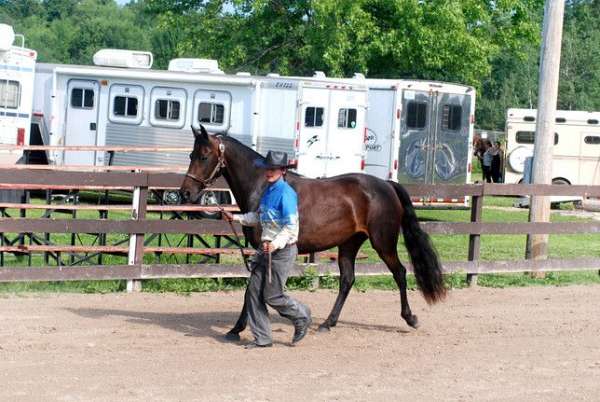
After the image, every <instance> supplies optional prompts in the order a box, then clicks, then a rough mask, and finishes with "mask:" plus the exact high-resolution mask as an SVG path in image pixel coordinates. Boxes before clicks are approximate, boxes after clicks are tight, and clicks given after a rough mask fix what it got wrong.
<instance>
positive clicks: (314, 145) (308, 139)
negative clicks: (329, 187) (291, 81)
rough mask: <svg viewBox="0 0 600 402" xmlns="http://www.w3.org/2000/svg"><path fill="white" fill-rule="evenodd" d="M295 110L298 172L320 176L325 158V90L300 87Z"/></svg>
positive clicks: (325, 161) (325, 162)
mask: <svg viewBox="0 0 600 402" xmlns="http://www.w3.org/2000/svg"><path fill="white" fill-rule="evenodd" d="M298 107H299V111H298V115H299V116H300V121H299V122H298V123H299V126H300V132H299V139H298V140H299V141H298V173H300V174H303V175H305V176H307V177H312V178H316V177H324V176H325V175H326V164H327V158H328V156H327V154H326V149H327V148H326V146H327V124H328V121H327V118H326V116H328V115H329V110H328V108H329V90H328V89H326V88H310V87H303V88H302V92H301V95H300V100H299V102H298Z"/></svg>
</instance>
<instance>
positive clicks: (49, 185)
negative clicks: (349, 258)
mask: <svg viewBox="0 0 600 402" xmlns="http://www.w3.org/2000/svg"><path fill="white" fill-rule="evenodd" d="M182 181H183V175H181V174H175V173H162V172H152V171H148V172H58V171H49V170H36V171H32V170H12V169H0V188H6V189H77V190H82V189H94V190H103V191H108V190H113V189H127V190H131V191H133V192H134V194H137V195H136V196H134V200H133V203H132V205H97V206H96V205H94V206H90V205H85V206H83V205H72V204H71V205H38V204H30V203H25V204H23V205H21V204H15V203H3V204H0V210H5V209H20V210H22V211H24V210H29V209H44V210H65V211H77V210H89V209H96V210H98V211H104V212H107V211H111V210H113V211H132V212H133V214H132V218H131V219H122V220H109V219H106V218H105V219H49V218H24V217H19V218H9V217H5V218H0V232H2V233H47V234H49V233H95V234H99V235H106V234H109V233H121V234H128V235H130V237H131V239H130V241H129V244H128V245H112V246H97V245H96V246H73V245H72V246H54V245H47V244H46V245H44V244H37V245H36V244H30V245H24V244H19V245H6V244H2V245H0V252H14V253H28V254H30V253H39V252H56V253H59V252H68V253H84V252H103V253H117V254H128V255H129V264H128V265H101V266H87V267H51V266H44V267H40V268H22V267H19V268H0V281H22V280H29V281H35V280H82V279H127V280H140V279H145V278H161V277H215V276H216V277H228V276H245V275H246V273H245V270H244V269H243V268H241V266H238V265H236V266H232V265H224V264H196V265H185V264H183V265H181V264H168V265H158V264H154V265H153V264H150V265H147V264H143V263H142V262H143V259H142V257H143V256H144V254H145V253H177V252H180V253H186V254H202V255H210V254H237V253H238V252H239V251H237V250H235V249H225V248H222V247H218V246H217V247H214V248H211V247H200V248H196V247H189V246H184V247H172V246H169V247H165V246H149V245H146V246H145V245H144V241H143V239H144V236H149V235H151V234H156V233H159V234H188V235H216V236H231V235H232V233H231V232H232V231H231V228H230V227H229V225H228V224H227V223H225V222H223V221H215V220H187V221H186V220H157V219H148V218H147V217H146V213H147V212H200V211H205V212H206V211H210V212H214V211H216V208H214V207H200V206H179V205H177V206H165V205H148V199H147V197H148V190H149V189H152V188H159V189H165V188H167V189H168V188H178V187H179V185H180V184H181V182H182ZM405 187H406V188H407V190H408V191H409V193H410V194H411V196H413V197H443V198H451V197H465V196H470V197H471V222H423V223H422V226H423V228H424V230H426V231H427V232H428V233H430V234H438V235H457V234H466V235H469V250H468V261H459V262H444V263H443V265H444V269H445V271H446V272H463V273H465V274H468V277H469V278H470V279H471V280H473V279H474V278H475V275H477V274H479V273H494V272H522V271H532V270H545V271H552V270H573V269H599V268H600V259H597V258H585V259H572V260H544V261H537V260H516V261H491V262H488V261H486V262H483V261H480V236H481V235H487V234H526V233H531V234H569V233H600V222H561V223H528V222H516V223H510V222H494V223H487V222H482V221H481V219H482V209H483V198H484V197H485V196H490V195H562V196H565V195H567V196H583V197H599V196H600V186H564V185H563V186H560V185H558V186H557V185H555V186H550V185H505V184H487V183H486V184H472V185H407V186H405ZM227 209H228V210H235V207H234V206H227ZM238 231H240V232H241V228H239V227H238ZM245 252H246V253H247V254H251V253H252V250H246V251H245ZM326 254H329V255H333V254H334V253H332V252H330V253H326ZM326 254H322V255H321V257H323V256H325V255H326ZM317 260H318V259H317ZM308 266H310V267H312V268H314V269H315V270H316V273H317V274H319V273H320V274H324V273H326V272H331V273H332V274H335V273H336V272H337V267H336V266H335V265H333V264H330V263H320V262H317V263H315V264H309V265H298V266H297V270H298V271H297V272H298V273H300V271H302V270H303V269H305V268H306V267H308ZM356 269H357V273H358V274H366V275H374V274H383V273H387V272H388V271H387V268H386V267H385V266H384V265H383V264H357V268H356Z"/></svg>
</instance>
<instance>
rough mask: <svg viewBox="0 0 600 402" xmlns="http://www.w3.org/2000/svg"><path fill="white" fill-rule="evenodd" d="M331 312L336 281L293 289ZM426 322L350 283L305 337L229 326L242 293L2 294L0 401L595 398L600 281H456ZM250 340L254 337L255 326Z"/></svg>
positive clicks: (281, 329) (317, 313)
mask: <svg viewBox="0 0 600 402" xmlns="http://www.w3.org/2000/svg"><path fill="white" fill-rule="evenodd" d="M295 296H297V297H298V298H299V299H301V300H303V301H305V302H307V303H308V304H309V305H310V306H311V307H312V309H313V314H314V317H315V321H316V322H317V323H319V322H321V321H322V320H323V319H324V318H325V317H326V315H327V314H328V312H329V309H330V308H331V306H332V303H333V301H334V298H335V293H334V292H332V291H319V292H316V293H309V292H299V293H295ZM409 296H410V300H411V302H412V307H413V312H415V313H416V314H418V315H419V319H420V321H421V328H419V329H418V330H412V329H410V328H409V327H407V326H406V325H405V324H404V322H403V321H401V319H400V314H399V298H398V295H397V294H396V293H395V292H384V291H369V292H367V293H358V292H353V293H352V294H351V295H350V297H349V298H348V302H347V304H346V307H345V310H344V311H343V312H342V317H341V320H340V323H339V324H338V326H337V327H336V328H335V329H334V330H333V331H332V332H331V333H328V334H317V333H316V332H315V330H316V324H315V325H313V328H312V331H311V333H310V334H309V336H308V337H307V338H306V339H305V341H303V343H302V344H300V345H299V346H297V347H290V346H288V342H289V340H290V338H291V336H292V332H293V328H292V327H291V325H289V324H288V323H287V322H284V321H283V320H280V319H279V318H277V319H275V318H274V321H275V323H274V326H273V328H274V338H275V346H274V347H273V348H271V349H261V350H250V351H246V350H244V349H243V348H242V347H241V346H240V345H239V344H230V343H225V342H223V341H222V339H221V336H222V334H224V333H225V332H226V330H227V329H228V327H229V325H231V324H232V323H233V322H234V320H235V318H236V316H237V312H238V308H239V307H240V303H241V300H242V293H240V292H232V293H206V294H194V295H191V296H180V295H173V294H109V295H72V294H57V295H54V294H52V295H10V296H6V295H5V296H0V384H1V386H0V400H2V401H21V400H22V401H34V400H44V401H48V400H58V401H78V400H86V401H91V400H98V401H100V400H102V401H129V400H140V401H149V400H160V401H171V400H173V401H184V400H224V401H229V400H263V401H279V400H287V401H293V400H327V401H334V400H381V401H383V400H386V401H389V400H411V401H413V400H427V401H433V400H455V401H456V400H458V401H463V400H465V401H470V400H476V401H487V400H512V401H514V400H519V401H524V400H529V401H531V400H535V401H540V400H556V401H559V400H561V401H562V400H598V399H599V398H600V311H599V306H600V287H599V286H570V287H562V288H555V287H544V288H541V287H530V288H516V289H483V288H480V289H475V290H469V289H466V290H454V291H452V293H451V296H450V298H449V299H448V300H447V301H446V302H445V303H443V304H440V305H436V306H433V307H429V306H427V305H425V303H424V302H423V299H422V297H421V296H420V295H419V294H417V293H415V292H411V294H410V295H409ZM244 338H245V339H244V340H249V339H250V334H249V332H245V333H244Z"/></svg>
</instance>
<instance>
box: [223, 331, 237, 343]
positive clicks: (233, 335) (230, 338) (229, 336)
mask: <svg viewBox="0 0 600 402" xmlns="http://www.w3.org/2000/svg"><path fill="white" fill-rule="evenodd" d="M223 338H224V339H225V340H226V341H227V342H239V341H240V340H241V338H240V334H239V333H237V332H231V331H229V332H228V333H226V334H225V336H224V337H223Z"/></svg>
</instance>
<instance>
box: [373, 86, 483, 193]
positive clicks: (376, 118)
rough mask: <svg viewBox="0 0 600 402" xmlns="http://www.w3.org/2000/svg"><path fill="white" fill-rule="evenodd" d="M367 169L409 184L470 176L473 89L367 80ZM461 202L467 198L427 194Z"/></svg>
mask: <svg viewBox="0 0 600 402" xmlns="http://www.w3.org/2000/svg"><path fill="white" fill-rule="evenodd" d="M365 82H366V84H367V86H368V87H369V111H368V119H367V126H368V136H367V142H366V150H367V160H366V167H365V170H366V172H367V173H369V174H372V175H375V176H377V177H380V178H382V179H386V180H394V181H398V182H400V183H408V184H412V183H415V184H465V183H468V182H469V181H470V179H471V162H472V159H471V158H472V140H473V126H474V113H475V90H474V88H472V87H469V86H464V85H457V84H449V83H442V82H432V81H413V80H385V79H366V80H365ZM422 201H424V202H428V203H438V202H444V203H447V202H451V203H465V202H466V199H464V198H460V199H429V200H422Z"/></svg>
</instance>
